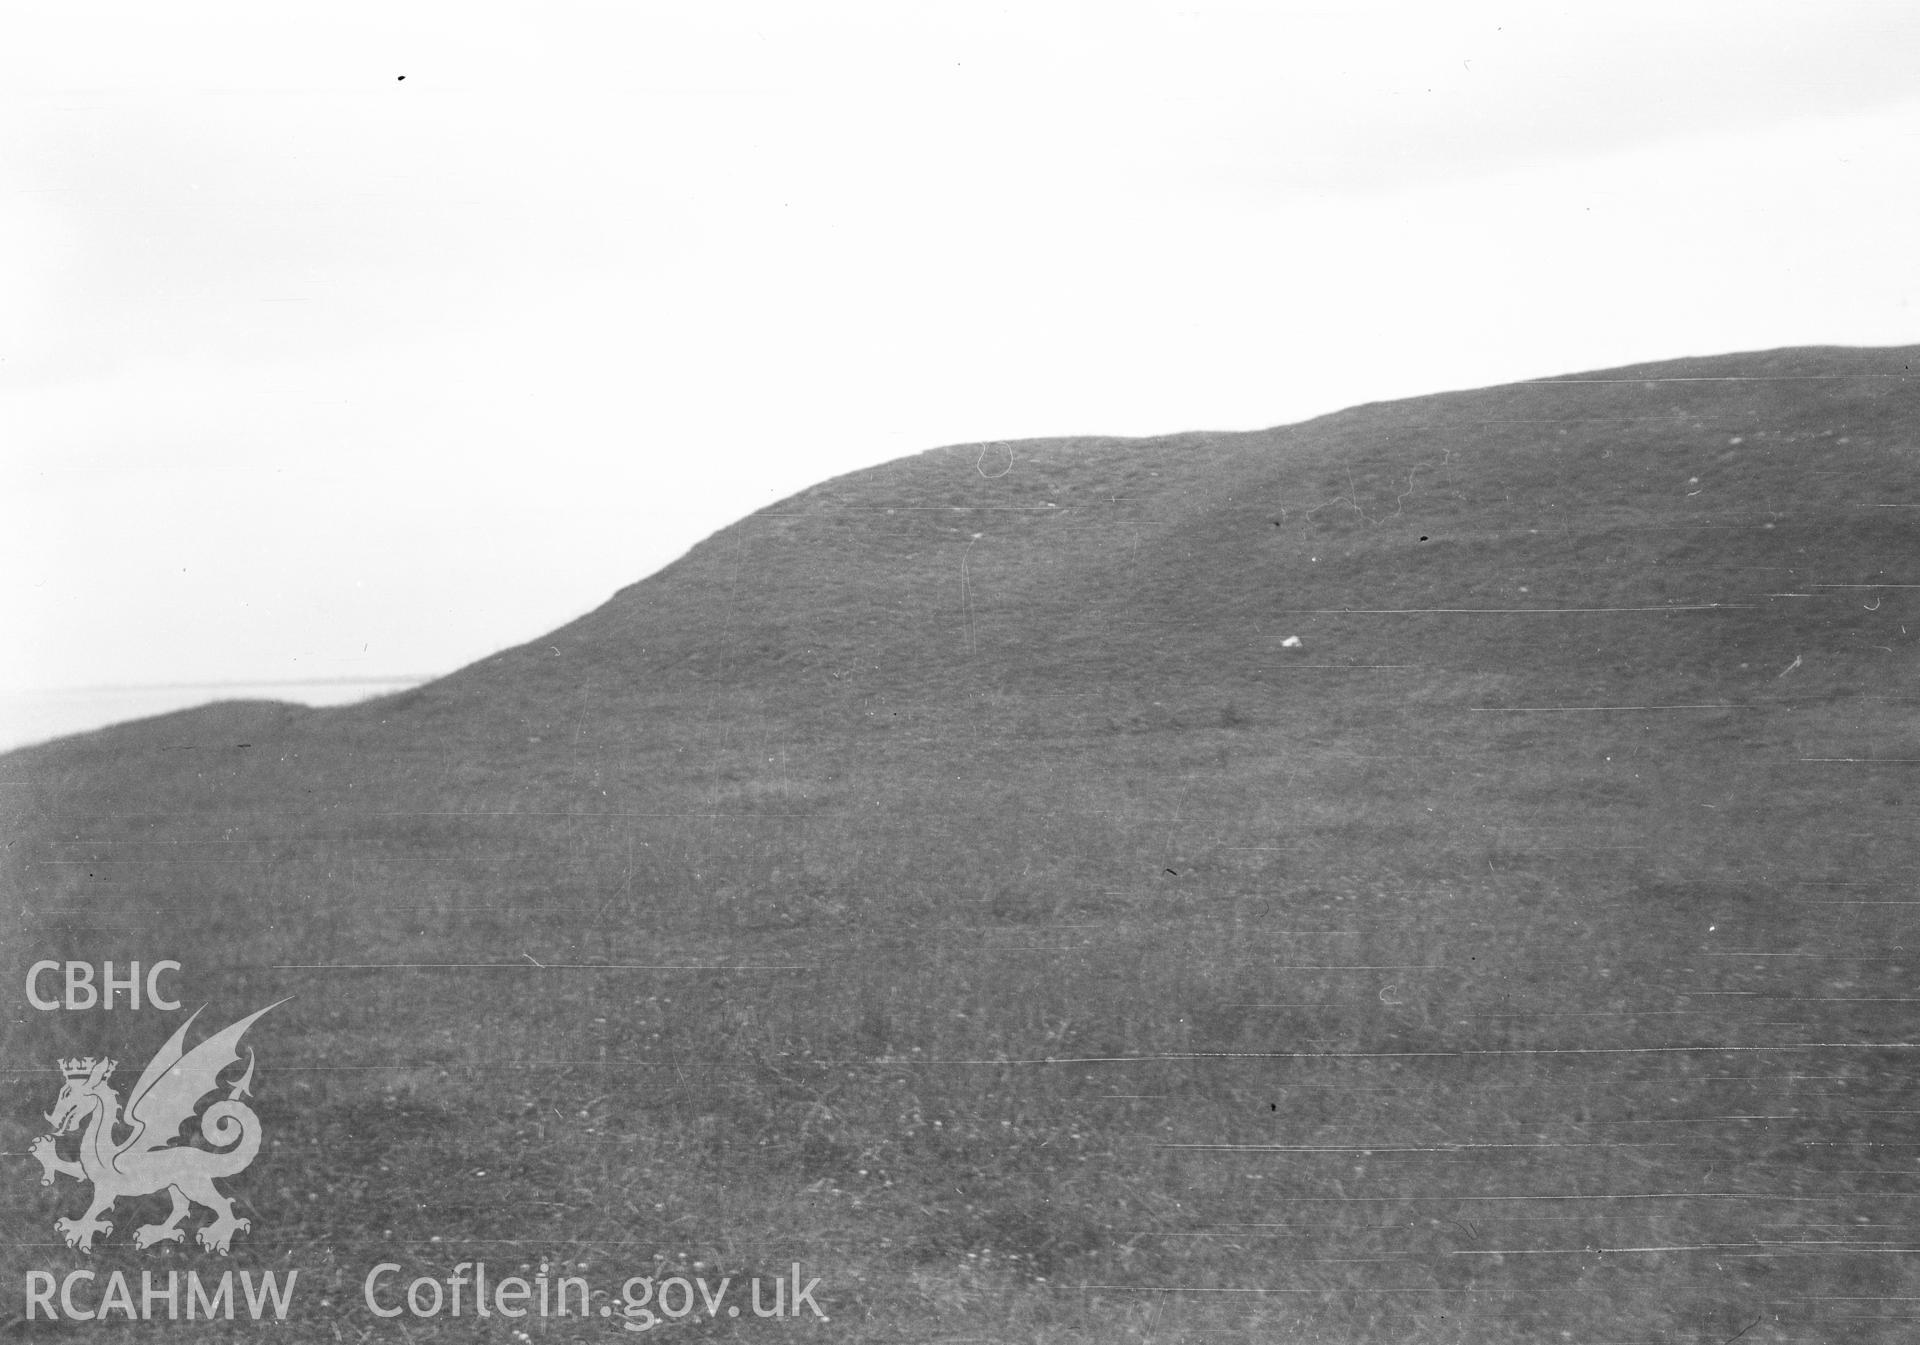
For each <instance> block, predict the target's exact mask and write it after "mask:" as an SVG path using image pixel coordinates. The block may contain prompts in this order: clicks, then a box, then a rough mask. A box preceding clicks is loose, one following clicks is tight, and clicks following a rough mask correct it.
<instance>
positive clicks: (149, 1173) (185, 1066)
mask: <svg viewBox="0 0 1920 1345" xmlns="http://www.w3.org/2000/svg"><path fill="white" fill-rule="evenodd" d="M285 1003H286V1001H285V1000H284V999H283V1000H280V1001H278V1002H276V1003H273V1004H269V1005H268V1006H267V1007H266V1008H265V1009H262V1010H260V1012H259V1013H254V1014H249V1015H248V1016H247V1017H245V1018H242V1019H241V1020H240V1021H239V1022H237V1023H235V1024H234V1025H233V1026H232V1027H229V1028H227V1029H226V1030H225V1031H223V1032H216V1033H215V1034H214V1035H213V1036H211V1037H208V1038H207V1039H206V1040H205V1041H203V1042H201V1043H200V1044H199V1045H198V1046H196V1047H194V1048H193V1049H192V1050H191V1051H187V1050H183V1049H182V1043H183V1042H185V1040H186V1037H187V1029H188V1028H190V1027H192V1026H193V1020H194V1018H198V1017H199V1016H200V1013H201V1011H202V1010H204V1008H205V1006H204V1005H202V1006H201V1009H200V1010H195V1012H194V1014H193V1017H191V1018H188V1019H187V1021H186V1022H184V1023H182V1024H181V1025H180V1030H179V1031H178V1032H176V1033H174V1034H173V1036H172V1037H170V1038H168V1040H167V1044H166V1045H165V1046H162V1047H161V1048H160V1049H159V1050H158V1051H156V1052H155V1053H154V1057H153V1059H152V1060H151V1061H150V1062H149V1063H148V1065H147V1068H146V1070H145V1071H144V1072H142V1074H141V1075H140V1081H139V1082H138V1083H136V1084H135V1085H134V1086H133V1092H132V1093H130V1094H128V1096H127V1108H126V1113H125V1115H124V1116H123V1115H122V1114H121V1111H120V1098H119V1095H118V1094H116V1093H115V1092H114V1091H113V1089H112V1088H111V1087H109V1086H108V1084H107V1080H108V1079H110V1078H111V1077H112V1076H113V1068H114V1065H115V1063H116V1062H115V1061H112V1060H95V1059H94V1058H93V1057H92V1056H87V1057H86V1058H85V1059H80V1060H62V1061H61V1062H60V1071H61V1073H63V1074H65V1075H66V1076H67V1083H66V1087H64V1088H62V1089H61V1090H60V1097H59V1100H58V1101H56V1102H55V1103H54V1105H53V1110H52V1111H51V1112H48V1113H47V1120H48V1122H49V1123H51V1124H52V1126H53V1134H51V1135H42V1136H40V1137H39V1138H38V1139H36V1140H35V1141H34V1142H33V1145H32V1149H31V1152H32V1154H33V1156H34V1157H35V1158H37V1159H39V1160H40V1167H41V1169H42V1170H43V1172H44V1175H43V1176H42V1177H41V1178H40V1184H41V1185H42V1186H51V1185H52V1184H53V1179H54V1177H55V1176H56V1175H65V1176H68V1177H72V1178H75V1179H76V1180H79V1181H90V1182H92V1183H93V1204H92V1206H91V1207H89V1208H88V1210H87V1212H86V1213H85V1214H84V1215H82V1216H81V1217H80V1218H78V1219H58V1220H55V1221H54V1225H53V1227H54V1231H55V1232H57V1233H59V1234H60V1236H62V1237H63V1238H65V1239H66V1240H67V1246H69V1247H77V1248H79V1249H80V1250H81V1251H83V1252H91V1251H92V1250H93V1240H94V1239H95V1238H96V1237H105V1236H107V1235H109V1234H111V1233H112V1232H113V1225H112V1224H111V1223H110V1222H108V1221H107V1220H105V1219H103V1218H101V1217H100V1216H101V1215H103V1214H105V1213H107V1212H108V1211H109V1210H111V1209H112V1208H113V1202H114V1201H116V1200H118V1199H120V1197H122V1196H144V1195H150V1194H152V1193H153V1192H156V1191H165V1192H167V1193H168V1194H169V1195H171V1196H172V1197H173V1212H172V1213H171V1214H169V1215H168V1216H167V1220H166V1222H165V1223H159V1224H146V1225H143V1226H142V1227H140V1228H137V1229H135V1230H134V1233H133V1245H134V1246H136V1247H142V1248H145V1247H151V1246H153V1245H154V1244H155V1243H157V1242H183V1241H185V1239H186V1236H187V1235H186V1232H185V1230H183V1229H182V1228H181V1227H180V1221H181V1220H182V1219H184V1218H186V1217H187V1213H188V1211H190V1210H191V1209H192V1208H193V1206H194V1205H196V1204H198V1205H205V1206H206V1207H207V1208H208V1209H210V1210H212V1211H213V1222H212V1223H210V1224H208V1225H207V1226H206V1227H205V1228H202V1229H201V1230H200V1231H199V1232H198V1233H196V1234H195V1235H194V1236H195V1239H196V1240H197V1241H198V1242H199V1243H200V1245H201V1246H202V1247H205V1248H206V1249H207V1250H208V1251H214V1252H219V1253H220V1254H221V1255H222V1256H224V1255H226V1254H227V1250H228V1248H230V1247H231V1246H232V1245H233V1235H234V1234H235V1233H238V1232H241V1231H243V1230H245V1229H248V1228H251V1227H252V1226H253V1225H252V1223H251V1222H250V1221H248V1220H246V1219H236V1218H234V1215H233V1202H232V1201H231V1200H229V1199H227V1198H226V1197H225V1196H223V1195H221V1194H220V1191H219V1188H218V1187H216V1186H214V1184H213V1181H214V1178H216V1177H231V1176H232V1175H233V1174H234V1173H236V1172H241V1171H244V1170H245V1169H246V1166H247V1164H249V1163H251V1162H252V1161H253V1157H254V1155H255V1154H257V1153H259V1152H260V1118H259V1116H258V1115H256V1114H255V1112H254V1110H253V1108H251V1107H249V1106H248V1105H247V1104H246V1103H244V1102H242V1101H240V1099H241V1098H242V1097H243V1096H246V1095H247V1094H248V1093H249V1090H250V1086H251V1085H252V1083H253V1048H252V1047H248V1048H247V1071H246V1073H245V1074H244V1075H242V1076H241V1077H240V1079H239V1080H238V1081H236V1082H235V1083H234V1084H233V1086H232V1087H231V1088H230V1089H229V1090H228V1092H227V1096H226V1097H225V1098H224V1099H222V1100H221V1101H218V1102H216V1103H214V1104H213V1105H212V1106H211V1107H208V1108H207V1110H206V1113H205V1114H204V1115H203V1116H202V1117H201V1118H200V1134H201V1137H202V1138H204V1139H205V1140H206V1141H207V1142H208V1143H209V1144H212V1145H214V1146H216V1147H215V1148H213V1149H199V1148H194V1147H192V1146H190V1145H186V1144H175V1143H174V1141H175V1140H176V1139H178V1138H179V1135H180V1127H181V1126H182V1125H184V1124H186V1122H188V1121H190V1120H192V1119H193V1113H194V1109H195V1107H196V1106H197V1105H198V1104H199V1102H200V1100H201V1099H202V1098H204V1097H205V1096H206V1095H207V1094H208V1093H210V1092H212V1091H214V1089H215V1088H216V1087H217V1086H218V1085H217V1083H216V1080H217V1079H218V1077H219V1075H220V1072H221V1071H222V1070H224V1069H226V1068H227V1066H229V1065H231V1064H234V1063H235V1062H236V1061H238V1060H239V1059H240V1053H239V1049H238V1048H239V1044H240V1038H241V1035H242V1034H244V1033H245V1032H246V1030H247V1029H248V1028H250V1027H252V1026H253V1024H254V1023H255V1021H257V1020H258V1019H259V1018H260V1016H261V1014H264V1013H266V1012H268V1010H271V1009H277V1008H279V1007H280V1005H281V1004H285ZM128 1127H130V1128H131V1132H132V1133H130V1134H128V1135H127V1136H126V1137H125V1138H124V1139H115V1138H114V1132H115V1131H116V1130H119V1129H125V1128H128ZM76 1130H80V1131H83V1133H82V1134H81V1136H80V1157H79V1160H78V1161H77V1162H76V1161H71V1160H68V1159H64V1158H61V1157H60V1156H59V1152H58V1149H57V1147H56V1143H57V1141H56V1137H57V1136H60V1135H65V1134H70V1133H71V1132H73V1131H76Z"/></svg>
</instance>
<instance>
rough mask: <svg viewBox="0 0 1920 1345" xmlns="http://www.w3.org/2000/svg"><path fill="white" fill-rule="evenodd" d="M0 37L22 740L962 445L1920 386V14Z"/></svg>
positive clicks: (9, 652) (452, 621) (400, 643)
mask: <svg viewBox="0 0 1920 1345" xmlns="http://www.w3.org/2000/svg"><path fill="white" fill-rule="evenodd" d="M0 32H3V33H4V34H5V36H4V39H3V40H0V496H3V497H4V500H5V514H4V518H5V528H4V535H0V566H4V569H3V570H0V573H4V575H5V579H4V581H3V582H0V623H4V625H0V629H5V630H6V631H8V632H12V633H15V634H18V635H20V636H22V637H23V638H19V639H9V640H6V641H3V642H0V700H4V698H5V697H7V696H14V697H15V698H16V699H17V697H18V694H19V693H24V692H26V691H28V690H30V689H36V688H37V689H41V690H43V691H44V690H46V689H49V688H72V687H77V686H93V685H99V684H128V683H155V682H165V683H178V682H194V681H257V680H288V679H301V678H329V677H353V676H361V677H364V676H371V675H381V674H390V673H410V672H419V673H432V672H442V671H448V670H451V669H452V668H454V667H456V666H458V665H460V664H462V663H465V662H468V661H471V660H472V659H474V658H477V657H479V656H481V655H483V654H486V653H488V652H490V651H492V650H494V649H497V648H499V647H502V646H504V645H507V644H511V643H516V642H518V641H521V640H525V639H528V638H531V637H532V636H534V635H537V634H539V633H540V632H542V631H544V630H546V629H549V628H551V627H552V626H554V625H556V624H558V623H560V622H562V621H564V620H566V619H568V618H570V617H572V616H575V615H577V614H579V613H580V612H582V611H585V610H587V609H588V608H591V607H593V606H595V605H596V604H598V603H599V602H601V601H603V600H604V599H605V598H606V597H607V596H608V595H610V594H611V593H612V592H613V590H615V589H616V588H618V587H620V586H621V585H623V584H626V583H629V582H631V581H632V580H634V579H636V578H639V577H640V576H641V575H643V574H646V573H648V572H650V571H652V570H654V569H656V568H658V567H659V566H660V565H662V564H664V563H665V562H667V561H668V560H670V559H672V558H673V557H674V556H676V555H678V554H679V553H681V552H683V551H684V550H685V549H686V548H687V547H688V546H690V545H692V544H693V543H694V542H696V541H698V540H699V539H700V538H701V537H703V536H705V535H707V534H708V533H710V532H712V531H713V530H715V529H716V528H718V527H721V526H723V525H724V524H726V523H727V522H729V521H730V520H732V519H734V518H737V517H739V516H740V515H741V514H743V513H745V512H747V511H749V510H751V509H753V508H756V507H758V506H760V505H762V504H765V503H767V502H769V501H771V500H773V499H775V498H778V497H779V496H782V495H785V494H788V493H791V492H792V491H794V490H796V489H798V488H800V487H802V486H804V485H806V484H808V483H810V482H813V481H816V480H819V479H821V478H823V477H826V476H829V475H832V474H835V473H838V472H841V471H845V470H849V469H851V468H854V467H857V466H861V465H864V464H868V463H873V462H878V461H883V460H885V459H887V458H891V457H896V456H899V455H901V454H904V453H909V452H913V451H916V450H918V449H922V448H928V447H932V446H934V445H937V444H941V443H949V442H956V441H963V440H974V439H987V438H1019V437H1029V436H1035V435H1046V434H1058V433H1082V432H1085V433H1095V432H1098V433H1119V434H1149V433H1157V432H1163V431H1172V430H1183V429H1200V428H1252V427H1257V426H1264V425H1270V424H1277V423H1282V422H1286V421H1290V420H1297V419H1300V418H1302V417H1305V416H1308V415H1312V414H1317V413H1319V412H1322V411H1328V410H1333V409H1336V408H1338V407H1341V406H1344V405H1348V404H1351V403H1353V402H1356V401H1365V400H1375V399H1380V398H1387V397H1397V396H1405V395H1412V394H1416V393H1421V392H1428V391H1435V390H1439V389H1443V388H1450V387H1460V386H1472V385H1476V384H1484V383H1490V382H1498V381H1502V380H1505V379H1509V378H1516V377H1528V376H1534V375H1545V374H1554V373H1563V372H1571V371H1574V370H1578V369H1582V368H1592V367H1597V366H1602V365H1607V364H1616V363H1621V362H1625V361H1629V360H1637V359H1649V358H1660V357H1666V356H1677V355H1683V354H1705V353H1717V352H1721V351H1727V350H1738V349H1753V348H1760V347H1766V346H1775V345H1788V344H1803V343H1815V342H1838V343H1846V344H1895V343H1907V342H1914V341H1920V314H1916V312H1915V309H1914V302H1915V297H1916V290H1917V288H1920V247H1917V246H1916V244H1915V237H1916V232H1915V225H1916V220H1920V213H1917V212H1916V210H1915V206H1916V204H1920V6H1914V5H1911V4H1907V3H1903V2H1901V0H1887V2H1886V3H1854V4H1846V3H1834V2H1833V0H1826V2H1825V3H1805V4H1783V3H1764V2H1762V0H1743V2H1742V3H1726V4H1722V3H1688V2H1685V0H1679V2H1676V0H1666V2H1665V3H1659V4H1633V3H1618V2H1617V0H1609V2H1608V3H1604V4H1598V3H1596V4H1592V5H1584V6H1582V5H1568V4H1554V3H1545V0H1530V2H1529V3H1526V4H1454V3H1433V2H1429V3H1420V4H1372V5H1370V4H1356V3H1338V4H1321V5H1314V4H1297V3H1296V4H1254V3H1247V4H1229V3H1180V4H1173V3H1166V4H1152V5H1143V4H1126V3H1115V2H1114V0H1102V2H1101V3H1090V4H1041V5H1018V6H1001V5H991V4H983V3H968V4H954V5H900V4H870V5H859V4H805V5H802V4H794V3H791V2H788V3H733V4H725V3H685V4H678V3H675V4H638V3H618V4H604V5H593V4H582V3H564V2H556V0H543V3H541V4H538V5H524V6H514V7H511V8H508V7H505V6H492V5H485V4H477V3H466V4H460V5H424V4H421V5H405V4H396V3H392V2H391V0H388V2H386V3H379V4H371V5H354V4H343V3H329V4H326V5H305V6H291V5H280V4H275V5H260V4H257V3H240V4H232V5H210V4H194V3H181V2H180V0H168V3H166V4H161V5H155V4H151V3H142V4H127V5H118V4H94V3H74V4H63V5H43V4H38V3H34V4H28V3H0ZM402 75H404V76H405V79H404V80H402V79H400V78H399V76H402ZM106 717H112V716H111V715H107V716H106ZM21 736H23V731H22V730H20V729H19V728H17V727H9V726H8V724H7V722H6V719H5V711H4V707H0V741H6V740H13V741H17V740H19V738H20V737H21Z"/></svg>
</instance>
